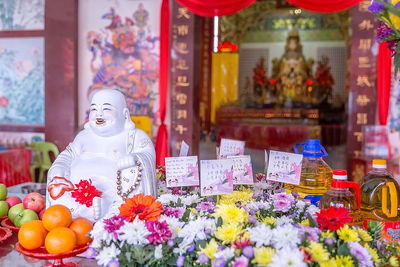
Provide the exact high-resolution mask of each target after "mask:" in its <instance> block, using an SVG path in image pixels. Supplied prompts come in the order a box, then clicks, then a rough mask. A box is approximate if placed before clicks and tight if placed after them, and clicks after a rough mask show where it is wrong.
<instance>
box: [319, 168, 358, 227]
mask: <svg viewBox="0 0 400 267" xmlns="http://www.w3.org/2000/svg"><path fill="white" fill-rule="evenodd" d="M349 188H352V189H354V193H353V192H352V191H350V190H349ZM331 206H334V207H342V208H345V209H347V210H348V211H349V212H350V216H351V217H352V218H353V223H352V224H358V225H361V224H362V221H361V217H360V186H359V185H358V184H357V183H354V182H348V181H347V171H345V170H333V176H332V183H331V188H330V189H329V190H328V191H326V193H325V194H324V195H323V196H322V198H321V200H320V202H319V207H320V208H321V209H328V208H329V207H331Z"/></svg>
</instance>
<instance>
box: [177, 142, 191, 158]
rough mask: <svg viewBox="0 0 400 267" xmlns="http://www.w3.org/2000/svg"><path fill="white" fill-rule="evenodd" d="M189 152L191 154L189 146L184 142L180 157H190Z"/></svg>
mask: <svg viewBox="0 0 400 267" xmlns="http://www.w3.org/2000/svg"><path fill="white" fill-rule="evenodd" d="M188 152H189V145H188V144H186V142H185V141H183V140H182V143H181V150H180V151H179V157H186V156H187V155H188Z"/></svg>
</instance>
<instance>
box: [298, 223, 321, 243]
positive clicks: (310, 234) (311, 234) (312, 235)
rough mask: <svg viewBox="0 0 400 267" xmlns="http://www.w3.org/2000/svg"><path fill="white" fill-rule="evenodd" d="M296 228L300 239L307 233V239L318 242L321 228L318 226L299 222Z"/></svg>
mask: <svg viewBox="0 0 400 267" xmlns="http://www.w3.org/2000/svg"><path fill="white" fill-rule="evenodd" d="M297 228H298V229H299V236H300V238H301V239H304V237H305V236H306V233H307V240H309V241H314V242H318V240H319V234H320V233H321V230H319V229H318V228H314V227H309V226H304V225H301V224H298V225H297Z"/></svg>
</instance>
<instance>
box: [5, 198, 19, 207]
mask: <svg viewBox="0 0 400 267" xmlns="http://www.w3.org/2000/svg"><path fill="white" fill-rule="evenodd" d="M6 202H7V203H8V207H9V208H11V207H13V206H15V205H17V204H19V203H22V200H21V199H20V198H19V197H8V198H6Z"/></svg>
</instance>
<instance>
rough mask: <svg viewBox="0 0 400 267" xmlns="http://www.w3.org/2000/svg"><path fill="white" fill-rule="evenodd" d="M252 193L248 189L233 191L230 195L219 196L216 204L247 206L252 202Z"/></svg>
mask: <svg viewBox="0 0 400 267" xmlns="http://www.w3.org/2000/svg"><path fill="white" fill-rule="evenodd" d="M253 194H254V193H253V192H251V190H250V189H246V188H244V187H243V188H242V190H241V191H237V190H235V191H233V193H232V194H226V195H221V197H220V199H219V201H218V204H236V203H237V202H240V203H242V204H248V203H250V202H252V201H253Z"/></svg>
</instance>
